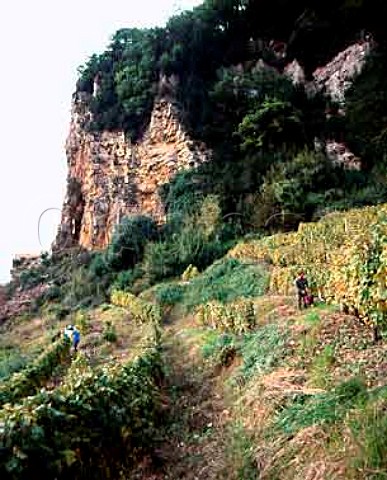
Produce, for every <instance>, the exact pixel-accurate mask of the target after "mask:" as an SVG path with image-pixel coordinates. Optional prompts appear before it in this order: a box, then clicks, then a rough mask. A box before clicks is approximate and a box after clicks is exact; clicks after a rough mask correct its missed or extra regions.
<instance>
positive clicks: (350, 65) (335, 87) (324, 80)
mask: <svg viewBox="0 0 387 480" xmlns="http://www.w3.org/2000/svg"><path fill="white" fill-rule="evenodd" d="M373 46H374V45H373V42H372V40H367V41H361V42H358V43H354V44H353V45H350V46H349V47H348V48H346V49H345V50H343V51H342V52H340V53H339V54H338V55H336V56H335V57H334V58H333V59H332V60H331V61H330V62H329V63H327V64H326V65H324V66H323V67H320V68H317V69H316V70H315V71H314V72H313V80H311V81H306V79H305V72H304V70H303V69H302V67H301V66H300V64H299V63H298V62H297V60H293V62H291V63H289V64H288V65H287V66H286V67H285V69H284V73H285V74H286V75H288V77H289V78H291V80H292V82H293V83H294V84H295V85H300V84H301V85H304V86H305V89H306V91H307V92H310V93H316V92H324V93H325V94H327V95H328V96H329V97H330V98H331V99H332V100H333V101H334V102H337V103H338V106H339V108H338V112H337V113H338V114H339V115H345V93H346V91H347V90H348V88H349V87H350V86H351V85H352V82H353V79H354V78H355V77H356V75H358V74H359V73H360V72H361V70H362V69H363V67H364V65H365V62H366V59H367V55H369V53H370V52H371V50H372V48H373ZM327 115H330V113H329V112H327ZM323 143H324V149H325V152H326V154H327V156H328V158H330V160H331V161H332V163H333V164H334V165H341V166H342V167H344V168H346V169H348V170H360V169H361V160H360V158H358V157H356V156H355V155H354V154H353V153H352V152H351V151H350V150H349V148H348V147H347V145H346V144H345V143H344V142H339V141H336V140H335V139H329V140H326V141H324V142H323Z"/></svg>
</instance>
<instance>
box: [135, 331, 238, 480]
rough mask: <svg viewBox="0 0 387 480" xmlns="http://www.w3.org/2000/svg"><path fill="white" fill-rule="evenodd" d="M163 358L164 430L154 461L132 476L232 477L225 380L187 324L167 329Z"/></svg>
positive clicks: (172, 479)
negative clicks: (205, 358) (204, 355)
mask: <svg viewBox="0 0 387 480" xmlns="http://www.w3.org/2000/svg"><path fill="white" fill-rule="evenodd" d="M195 343H196V344H195ZM165 360H166V364H167V377H166V385H165V401H164V403H165V427H164V428H163V429H162V430H161V431H160V438H159V441H158V448H156V450H155V458H154V459H153V461H149V463H148V462H147V461H145V462H143V464H142V465H141V466H140V467H139V468H138V470H137V471H136V472H134V473H133V474H132V475H131V476H130V478H133V479H138V480H139V479H142V480H161V479H163V480H177V479H184V480H196V479H206V480H215V479H232V478H233V476H232V474H230V471H229V468H228V465H227V463H228V455H227V448H228V443H229V442H228V436H229V433H228V428H227V413H228V411H227V409H226V407H225V404H224V399H223V395H222V382H221V381H220V380H221V377H220V376H219V375H218V374H217V373H218V372H216V371H215V369H214V368H211V367H210V366H209V365H205V363H204V362H203V360H202V357H201V355H200V352H199V351H198V346H197V341H196V342H195V338H192V337H190V335H189V333H187V330H185V328H183V326H179V327H178V326H176V325H173V324H172V325H170V326H168V329H167V331H166V336H165Z"/></svg>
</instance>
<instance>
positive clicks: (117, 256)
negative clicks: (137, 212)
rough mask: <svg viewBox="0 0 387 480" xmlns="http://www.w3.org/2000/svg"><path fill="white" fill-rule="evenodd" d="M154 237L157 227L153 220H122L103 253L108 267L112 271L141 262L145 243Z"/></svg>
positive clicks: (127, 218)
mask: <svg viewBox="0 0 387 480" xmlns="http://www.w3.org/2000/svg"><path fill="white" fill-rule="evenodd" d="M156 235H157V226H156V223H155V221H154V220H153V219H151V218H149V217H145V216H134V217H126V218H124V219H123V220H122V221H121V223H120V224H119V225H118V226H117V228H116V231H115V232H114V234H113V238H112V241H111V244H110V245H109V247H108V249H107V251H106V252H105V259H106V262H107V264H108V266H109V267H110V268H111V269H114V270H124V269H127V268H133V267H134V265H136V263H138V262H139V261H141V259H142V255H143V252H144V247H145V245H146V243H147V242H148V241H150V240H153V239H155V237H156Z"/></svg>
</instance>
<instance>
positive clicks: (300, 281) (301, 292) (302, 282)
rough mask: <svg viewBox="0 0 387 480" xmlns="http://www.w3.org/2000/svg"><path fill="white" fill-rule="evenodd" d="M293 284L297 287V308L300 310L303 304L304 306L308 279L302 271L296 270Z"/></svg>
mask: <svg viewBox="0 0 387 480" xmlns="http://www.w3.org/2000/svg"><path fill="white" fill-rule="evenodd" d="M294 285H295V287H296V289H297V297H298V308H299V309H300V310H301V309H302V307H303V306H304V307H305V299H306V297H307V295H308V280H307V279H306V277H305V274H304V272H303V271H300V272H298V276H297V278H296V279H295V281H294Z"/></svg>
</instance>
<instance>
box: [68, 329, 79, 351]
mask: <svg viewBox="0 0 387 480" xmlns="http://www.w3.org/2000/svg"><path fill="white" fill-rule="evenodd" d="M64 336H65V338H67V339H68V340H70V341H71V343H72V346H73V348H74V352H76V351H78V344H79V342H80V340H81V334H80V332H79V330H78V329H77V327H74V325H67V327H66V328H65V330H64Z"/></svg>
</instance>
